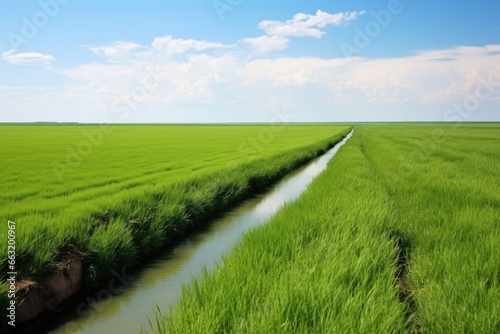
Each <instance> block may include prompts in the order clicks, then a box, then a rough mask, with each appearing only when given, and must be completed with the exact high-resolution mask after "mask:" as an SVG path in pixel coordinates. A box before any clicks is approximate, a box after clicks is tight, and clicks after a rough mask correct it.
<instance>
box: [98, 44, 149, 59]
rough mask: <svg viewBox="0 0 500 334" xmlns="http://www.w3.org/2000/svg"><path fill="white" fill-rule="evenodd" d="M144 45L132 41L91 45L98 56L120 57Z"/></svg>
mask: <svg viewBox="0 0 500 334" xmlns="http://www.w3.org/2000/svg"><path fill="white" fill-rule="evenodd" d="M141 47H142V46H141V45H140V44H137V43H131V42H120V41H119V42H114V43H110V44H106V45H102V46H95V47H91V48H90V50H91V51H92V52H94V53H95V54H96V55H98V56H106V57H112V58H114V57H119V56H123V55H126V54H128V53H130V52H131V51H135V50H138V49H140V48H141Z"/></svg>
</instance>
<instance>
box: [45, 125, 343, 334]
mask: <svg viewBox="0 0 500 334" xmlns="http://www.w3.org/2000/svg"><path fill="white" fill-rule="evenodd" d="M351 136H352V132H351V133H350V134H349V135H347V136H346V137H345V138H344V140H343V141H341V142H340V143H338V144H337V145H335V147H333V148H332V149H330V150H329V151H328V152H326V153H325V154H323V155H322V156H320V157H318V158H317V159H315V160H314V161H312V162H310V163H309V164H307V165H306V166H305V167H302V168H301V169H299V170H297V171H295V172H293V173H291V174H290V175H288V176H287V177H285V178H284V179H283V180H282V181H280V182H279V183H278V184H276V185H275V186H274V187H272V188H271V189H269V190H268V191H267V192H266V193H264V194H261V195H258V196H255V197H254V198H252V199H249V200H247V201H245V202H243V203H242V204H240V205H239V206H238V207H236V208H235V209H233V210H231V211H229V212H227V213H226V214H224V215H223V216H221V217H220V218H218V219H216V220H215V221H213V222H211V223H210V224H209V226H208V228H206V229H204V230H203V231H201V232H199V233H196V234H195V235H192V236H191V237H189V238H188V239H187V240H186V241H185V242H183V243H182V244H180V245H179V246H178V247H176V248H175V249H174V250H170V251H168V252H167V253H165V254H163V255H159V256H157V257H155V258H154V259H153V260H152V261H149V262H148V263H147V265H146V267H145V268H144V269H143V270H141V271H139V272H138V273H134V274H133V275H132V276H129V274H128V273H123V272H116V273H115V279H114V280H113V281H112V282H110V283H112V284H110V286H109V287H107V288H104V289H103V290H101V291H100V292H99V293H97V295H96V296H94V297H93V298H89V299H87V301H84V302H82V303H81V304H80V305H79V306H78V307H77V308H76V311H74V312H73V313H72V314H69V315H66V316H65V317H64V318H63V319H59V322H58V324H56V325H55V326H53V329H52V330H49V331H48V332H49V333H51V334H69V333H72V334H73V333H80V334H105V333H120V334H129V333H130V334H132V333H134V334H137V333H138V328H139V327H142V328H144V329H149V328H150V327H149V324H148V318H150V319H154V317H153V309H154V308H156V305H158V307H159V308H160V309H162V310H166V309H168V308H169V307H170V306H173V305H175V303H176V302H177V300H178V298H179V296H180V293H181V286H182V284H185V283H186V282H188V281H189V279H190V277H192V276H198V275H200V273H201V272H202V268H203V267H205V268H207V269H208V270H209V271H210V270H211V269H212V268H214V266H215V265H216V263H218V262H220V260H221V258H222V255H223V254H224V253H227V252H229V251H230V250H231V248H232V247H233V246H234V244H235V243H236V242H238V241H239V240H240V238H241V236H242V234H243V233H244V232H246V231H247V230H249V229H251V228H254V227H256V226H259V225H260V224H263V223H265V222H267V221H268V220H269V219H270V218H271V217H272V216H273V215H274V214H275V213H276V212H277V211H278V210H279V209H280V208H281V207H282V206H283V205H284V204H285V203H289V202H292V201H293V200H295V199H297V198H298V197H299V196H300V195H301V194H302V193H303V192H304V191H305V190H306V189H307V187H308V185H309V184H310V183H311V182H312V181H313V180H314V179H315V178H316V177H317V176H318V175H319V174H320V173H321V172H322V171H323V170H324V169H326V167H327V164H328V162H329V161H330V160H331V159H332V158H333V157H334V156H335V154H336V153H337V151H338V150H339V148H340V147H341V146H342V145H344V144H345V143H346V142H347V140H349V138H350V137H351ZM117 289H120V290H122V291H121V292H120V293H118V294H115V295H113V296H111V294H112V293H111V292H116V291H115V290H117Z"/></svg>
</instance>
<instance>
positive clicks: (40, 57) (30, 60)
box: [2, 50, 56, 66]
mask: <svg viewBox="0 0 500 334" xmlns="http://www.w3.org/2000/svg"><path fill="white" fill-rule="evenodd" d="M2 58H3V60H5V61H6V62H8V63H9V64H13V65H31V66H49V65H51V64H52V63H53V62H55V61H56V58H54V57H53V56H50V55H44V54H41V53H38V52H25V53H16V52H15V51H14V50H8V51H5V52H4V53H2Z"/></svg>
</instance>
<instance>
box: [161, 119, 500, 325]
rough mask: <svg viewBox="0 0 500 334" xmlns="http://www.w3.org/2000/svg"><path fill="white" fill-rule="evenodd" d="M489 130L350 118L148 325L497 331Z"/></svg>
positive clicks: (496, 210)
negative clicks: (326, 161)
mask: <svg viewBox="0 0 500 334" xmlns="http://www.w3.org/2000/svg"><path fill="white" fill-rule="evenodd" d="M499 162H500V125H498V124H483V125H481V124H469V125H462V126H458V127H457V126H452V125H444V124H429V125H425V124H420V125H359V126H355V133H354V136H353V137H352V139H351V140H350V141H349V142H348V143H347V144H346V145H345V146H344V147H343V148H342V149H341V150H340V152H339V154H338V155H337V156H336V157H335V158H334V159H333V160H332V162H330V165H329V167H328V169H327V171H326V172H325V173H323V174H322V175H321V176H320V177H318V178H317V179H316V180H315V181H314V183H313V184H312V185H311V187H310V188H309V189H308V190H307V192H306V193H305V194H304V195H303V196H302V197H301V198H300V199H299V200H298V201H296V202H295V203H293V204H291V205H288V206H286V207H285V208H284V209H283V210H282V211H281V212H280V213H279V214H278V215H277V216H275V218H273V219H272V220H271V221H270V222H269V223H268V224H267V225H265V226H262V227H260V228H258V229H255V230H252V231H250V232H249V233H247V234H246V235H245V236H244V238H243V240H242V242H241V243H240V244H239V245H237V246H236V248H235V249H234V251H233V252H232V253H231V254H229V255H227V256H226V257H225V259H224V261H223V265H222V266H220V267H219V268H217V269H216V270H215V271H214V272H213V273H205V274H204V275H203V277H202V278H196V279H193V280H192V281H191V282H190V283H189V284H188V285H187V286H186V287H185V289H184V290H183V295H182V298H181V300H180V303H179V304H178V305H177V307H176V308H175V309H172V310H170V311H169V312H168V314H167V313H165V312H166V310H160V311H159V313H158V314H157V317H156V321H155V320H153V323H154V326H153V332H155V333H405V332H407V333H413V332H416V333H492V334H493V333H500V247H499V245H500V192H499V191H498V190H499V189H500V178H499V175H500V169H499Z"/></svg>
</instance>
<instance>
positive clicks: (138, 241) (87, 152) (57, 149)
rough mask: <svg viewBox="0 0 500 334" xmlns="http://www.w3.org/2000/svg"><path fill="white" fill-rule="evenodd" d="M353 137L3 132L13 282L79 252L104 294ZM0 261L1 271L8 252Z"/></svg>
mask: <svg viewBox="0 0 500 334" xmlns="http://www.w3.org/2000/svg"><path fill="white" fill-rule="evenodd" d="M350 129H351V127H349V126H332V125H323V126H295V125H283V124H281V125H280V124H275V125H260V126H215V125H214V126H187V125H186V126H162V125H154V126H153V125H143V126H138V125H120V126H114V127H113V128H111V129H110V128H101V127H99V126H97V125H89V126H78V125H72V126H69V125H64V126H63V125H52V126H47V125H30V126H28V125H3V126H1V127H0V142H2V147H1V148H0V158H1V159H2V162H3V167H2V173H1V174H0V182H1V184H2V192H1V193H0V220H1V221H3V222H4V223H3V224H1V225H0V226H1V227H0V234H1V235H2V236H3V237H2V238H4V239H3V240H6V233H7V221H8V220H11V221H14V222H15V223H16V226H17V228H16V250H17V261H16V262H17V271H18V273H19V274H18V277H17V278H18V280H21V279H32V280H40V279H43V278H44V277H46V276H47V275H49V274H50V273H52V272H54V271H55V270H56V268H57V264H58V262H59V261H61V258H62V255H61V254H62V253H63V252H65V251H68V250H70V251H75V249H76V250H78V251H80V252H83V253H84V254H85V255H86V256H85V266H86V270H85V272H86V274H87V277H85V283H86V285H88V286H89V287H92V286H97V285H99V284H100V283H102V282H104V281H105V280H106V279H108V277H109V276H110V275H111V270H112V269H113V268H124V267H125V268H128V267H130V266H133V265H135V264H137V263H138V261H139V260H140V259H142V258H144V257H147V256H150V255H151V254H153V253H154V252H156V251H158V250H159V249H161V248H164V247H165V245H168V244H171V243H172V242H173V241H175V240H176V239H178V238H180V237H182V236H183V235H184V234H185V233H186V232H187V231H189V230H191V229H193V228H195V227H196V226H197V224H200V223H202V222H204V221H206V220H207V218H209V217H211V216H214V215H217V214H219V213H220V212H221V211H222V210H224V209H227V208H228V207H229V206H231V205H233V204H234V203H236V202H237V201H240V200H242V199H243V198H245V197H248V196H249V195H251V194H252V193H255V192H258V191H262V190H263V189H264V188H265V187H267V186H269V185H270V184H271V183H272V182H274V181H276V180H277V179H279V178H281V177H282V176H283V175H285V174H286V173H288V172H289V171H291V170H292V169H294V168H296V167H297V166H299V165H301V164H303V163H305V162H306V161H308V160H310V159H312V158H313V157H315V156H317V155H318V154H319V153H321V152H324V150H325V149H326V148H328V147H329V146H331V145H332V144H333V143H335V142H336V141H338V140H340V139H341V137H342V136H343V135H345V134H347V133H348V132H349V131H350ZM0 254H1V255H0V266H2V268H5V267H6V261H7V244H6V243H1V244H0ZM1 276H2V277H1V279H2V281H3V282H5V272H4V271H2V274H1ZM5 295H6V294H3V293H2V294H1V295H0V296H1V298H2V302H3V303H5V302H6V297H5ZM2 305H3V304H2Z"/></svg>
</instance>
